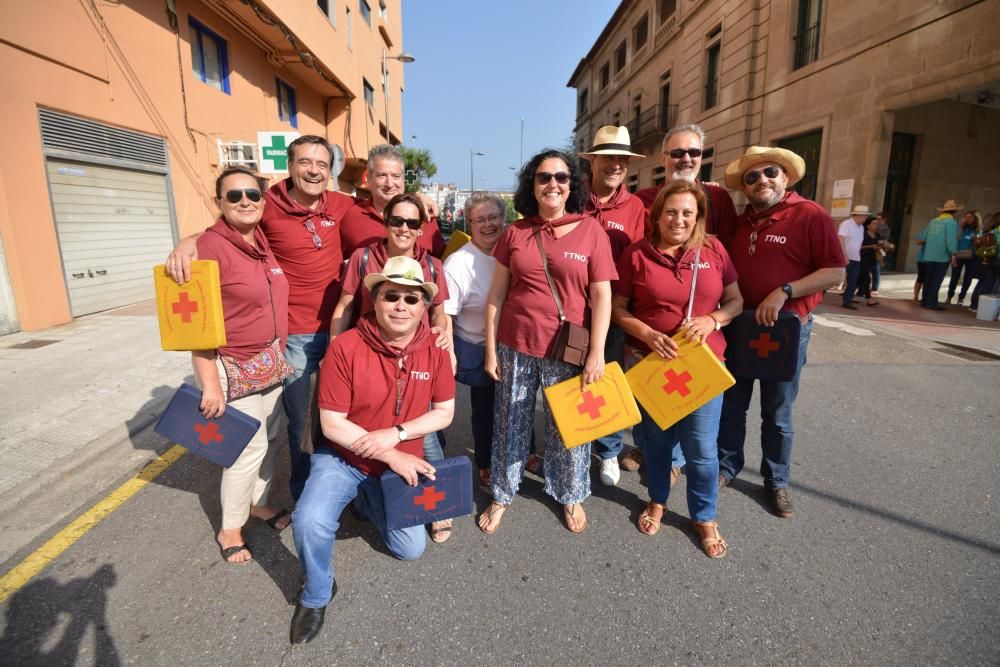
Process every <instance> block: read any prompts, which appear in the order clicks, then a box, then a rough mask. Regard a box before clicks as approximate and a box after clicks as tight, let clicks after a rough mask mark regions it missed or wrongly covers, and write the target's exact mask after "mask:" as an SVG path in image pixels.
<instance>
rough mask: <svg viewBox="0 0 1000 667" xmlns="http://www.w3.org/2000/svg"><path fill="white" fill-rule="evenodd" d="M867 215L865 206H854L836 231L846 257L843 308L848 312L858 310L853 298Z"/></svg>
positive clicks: (858, 275)
mask: <svg viewBox="0 0 1000 667" xmlns="http://www.w3.org/2000/svg"><path fill="white" fill-rule="evenodd" d="M868 215H869V213H868V207H867V206H855V207H854V209H853V210H852V211H851V217H849V218H847V219H846V220H844V221H843V222H841V223H840V227H839V228H838V230H837V236H839V237H840V244H841V247H842V248H843V250H844V255H845V256H846V257H847V275H846V278H845V280H844V299H843V306H844V308H848V309H850V310H857V309H858V307H857V306H855V305H854V296H855V294H857V291H858V281H859V280H860V278H861V244H862V242H863V241H864V237H865V220H867V219H868Z"/></svg>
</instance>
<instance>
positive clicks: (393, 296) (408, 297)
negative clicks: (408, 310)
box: [382, 291, 423, 306]
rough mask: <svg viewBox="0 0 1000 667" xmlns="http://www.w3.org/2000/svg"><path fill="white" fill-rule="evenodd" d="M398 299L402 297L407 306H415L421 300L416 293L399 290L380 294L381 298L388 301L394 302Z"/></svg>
mask: <svg viewBox="0 0 1000 667" xmlns="http://www.w3.org/2000/svg"><path fill="white" fill-rule="evenodd" d="M400 299H402V300H403V303H405V304H406V305H407V306H415V305H417V304H418V303H420V302H421V301H423V299H421V298H420V296H419V295H417V294H400V293H399V292H393V291H389V292H385V293H383V294H382V300H383V301H388V302H389V303H396V302H397V301H399V300H400Z"/></svg>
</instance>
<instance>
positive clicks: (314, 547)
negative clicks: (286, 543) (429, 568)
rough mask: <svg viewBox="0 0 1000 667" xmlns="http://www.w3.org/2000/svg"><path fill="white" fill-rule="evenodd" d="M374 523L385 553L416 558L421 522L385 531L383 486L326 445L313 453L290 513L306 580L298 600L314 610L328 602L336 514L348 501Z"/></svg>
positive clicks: (423, 538) (423, 537)
mask: <svg viewBox="0 0 1000 667" xmlns="http://www.w3.org/2000/svg"><path fill="white" fill-rule="evenodd" d="M351 501H354V507H355V508H356V509H357V510H358V512H360V513H361V515H362V516H363V517H365V518H366V519H368V520H369V521H371V522H372V523H373V524H375V528H376V530H378V532H379V535H381V536H382V539H383V540H384V541H385V546H386V548H387V549H388V550H389V553H390V554H392V555H393V556H395V557H396V558H398V559H400V560H416V559H418V558H420V556H421V555H423V553H424V548H425V547H426V546H427V532H426V531H425V530H424V527H423V526H413V527H411V528H403V529H400V530H386V528H385V509H384V505H383V502H382V484H381V482H380V480H379V478H378V477H375V476H369V475H365V474H364V473H362V472H361V471H360V470H358V469H357V468H355V467H354V466H352V465H349V464H348V463H347V462H345V461H344V460H343V459H342V458H340V457H339V456H337V454H335V453H334V452H333V450H331V449H330V448H329V447H321V448H319V449H317V450H316V453H315V454H313V455H312V460H311V470H310V472H309V478H308V479H307V480H306V486H305V489H304V490H303V492H302V497H301V498H300V499H299V502H298V504H297V505H296V506H295V511H294V512H293V513H292V535H293V537H294V539H295V550H296V551H297V552H298V554H299V562H300V563H301V564H302V569H303V570H304V571H305V575H306V583H305V586H304V587H303V589H302V597H301V598H300V600H299V604H301V605H302V606H303V607H309V608H311V609H318V608H320V607H325V606H326V605H327V603H329V602H330V591H331V589H332V588H333V580H334V573H333V546H334V541H335V538H336V535H337V529H338V528H339V527H340V515H341V513H342V512H343V511H344V508H345V507H347V504H348V503H349V502H351Z"/></svg>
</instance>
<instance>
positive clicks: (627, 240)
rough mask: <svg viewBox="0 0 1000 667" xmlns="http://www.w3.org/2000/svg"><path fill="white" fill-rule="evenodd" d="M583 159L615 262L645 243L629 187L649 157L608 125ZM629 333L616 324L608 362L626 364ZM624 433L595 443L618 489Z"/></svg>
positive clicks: (641, 216) (594, 209) (640, 209)
mask: <svg viewBox="0 0 1000 667" xmlns="http://www.w3.org/2000/svg"><path fill="white" fill-rule="evenodd" d="M580 157H582V158H583V159H585V160H587V161H589V162H590V199H589V200H588V201H587V204H586V206H585V208H584V212H585V213H588V214H590V215H592V216H594V217H595V218H597V220H598V221H600V223H601V224H602V225H603V226H604V230H605V231H606V232H607V233H608V240H609V241H611V256H612V257H613V258H614V260H615V262H616V263H617V262H618V258H619V257H621V255H622V252H623V251H624V250H625V248H627V247H628V246H630V245H632V244H633V243H635V242H636V241H639V240H641V239H642V237H643V234H644V233H645V225H646V207H645V205H644V204H643V203H642V200H640V199H639V198H638V197H636V196H635V195H633V194H632V193H631V192H629V191H628V189H627V188H626V187H625V178H626V177H627V176H628V163H629V161H630V160H632V159H634V158H642V157H646V156H645V155H639V154H638V153H633V152H632V142H631V138H630V137H629V134H628V128H625V127H615V126H612V125H608V126H605V127H602V128H600V129H599V130H597V134H596V135H595V136H594V143H593V146H592V147H591V149H590V150H589V151H587V152H586V153H580ZM624 345H625V332H623V331H622V330H621V329H620V328H619V327H617V326H615V325H614V324H612V325H611V326H610V328H609V329H608V337H607V341H606V342H605V345H604V359H605V361H617V362H619V363H621V361H622V351H623V349H624ZM623 435H624V431H618V432H617V433H612V434H611V435H606V436H604V437H603V438H599V439H598V440H596V441H595V442H594V453H595V454H597V456H598V457H599V458H600V459H601V483H602V484H604V485H605V486H616V485H617V484H618V480H619V479H620V478H621V470H620V468H619V466H618V455H619V454H621V452H622V447H623V445H622V437H623Z"/></svg>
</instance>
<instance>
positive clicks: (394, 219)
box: [385, 215, 424, 229]
mask: <svg viewBox="0 0 1000 667" xmlns="http://www.w3.org/2000/svg"><path fill="white" fill-rule="evenodd" d="M385 224H387V225H389V226H390V227H402V226H403V225H406V226H407V227H409V228H410V229H420V226H421V225H422V224H424V223H423V221H422V220H419V219H417V218H401V217H400V216H398V215H390V216H389V217H388V218H386V219H385Z"/></svg>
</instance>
